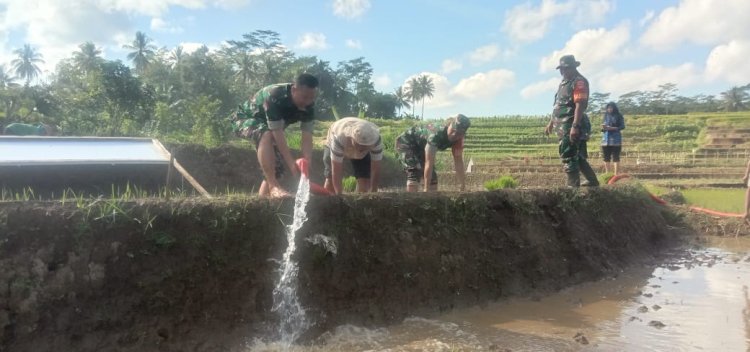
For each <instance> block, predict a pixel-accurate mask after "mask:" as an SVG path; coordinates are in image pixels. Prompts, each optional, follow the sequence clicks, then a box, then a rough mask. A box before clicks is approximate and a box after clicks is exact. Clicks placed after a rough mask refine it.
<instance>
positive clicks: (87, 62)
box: [73, 42, 102, 72]
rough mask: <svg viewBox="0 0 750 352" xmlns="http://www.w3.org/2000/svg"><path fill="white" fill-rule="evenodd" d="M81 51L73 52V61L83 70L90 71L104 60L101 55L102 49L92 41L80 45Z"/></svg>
mask: <svg viewBox="0 0 750 352" xmlns="http://www.w3.org/2000/svg"><path fill="white" fill-rule="evenodd" d="M78 48H79V49H80V51H76V52H73V62H74V63H75V65H76V67H77V68H78V69H79V70H81V71H83V72H90V71H91V70H93V69H94V68H96V67H98V66H99V64H100V63H101V62H102V58H101V57H100V56H99V55H101V53H102V50H101V49H99V48H97V47H96V45H95V44H94V43H92V42H85V43H83V44H81V45H79V46H78Z"/></svg>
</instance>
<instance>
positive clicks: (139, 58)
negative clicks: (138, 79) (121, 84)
mask: <svg viewBox="0 0 750 352" xmlns="http://www.w3.org/2000/svg"><path fill="white" fill-rule="evenodd" d="M122 47H123V48H125V49H131V50H134V51H133V52H131V53H129V54H128V60H131V61H133V64H134V65H135V72H137V73H138V74H142V73H143V72H144V71H145V70H146V67H148V64H149V63H150V62H151V60H152V59H153V58H154V55H155V54H156V46H155V45H153V44H151V38H149V37H148V36H147V35H146V34H145V33H143V32H141V31H138V32H135V40H133V43H131V44H125V45H123V46H122Z"/></svg>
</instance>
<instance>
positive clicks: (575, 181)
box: [565, 171, 581, 188]
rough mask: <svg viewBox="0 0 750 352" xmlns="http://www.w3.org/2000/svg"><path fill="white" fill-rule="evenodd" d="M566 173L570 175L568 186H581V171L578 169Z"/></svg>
mask: <svg viewBox="0 0 750 352" xmlns="http://www.w3.org/2000/svg"><path fill="white" fill-rule="evenodd" d="M565 175H567V176H568V187H570V188H578V187H580V186H581V173H580V172H578V171H575V172H568V173H566V174H565Z"/></svg>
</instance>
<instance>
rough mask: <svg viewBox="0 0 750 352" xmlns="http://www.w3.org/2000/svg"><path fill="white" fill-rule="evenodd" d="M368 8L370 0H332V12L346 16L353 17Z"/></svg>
mask: <svg viewBox="0 0 750 352" xmlns="http://www.w3.org/2000/svg"><path fill="white" fill-rule="evenodd" d="M369 9H370V0H333V14H334V15H336V16H338V17H342V18H346V19H355V18H357V17H361V16H362V15H364V14H365V12H367V10H369Z"/></svg>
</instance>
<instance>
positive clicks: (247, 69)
mask: <svg viewBox="0 0 750 352" xmlns="http://www.w3.org/2000/svg"><path fill="white" fill-rule="evenodd" d="M233 60H234V64H235V65H236V67H237V72H235V74H234V78H235V79H236V80H237V81H238V82H240V83H242V84H247V83H249V82H250V80H251V79H252V77H253V75H254V74H255V65H256V64H255V60H253V57H252V56H250V55H249V54H248V53H246V52H240V53H238V54H237V55H235V57H234V59H233Z"/></svg>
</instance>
